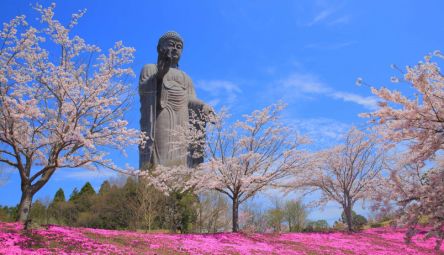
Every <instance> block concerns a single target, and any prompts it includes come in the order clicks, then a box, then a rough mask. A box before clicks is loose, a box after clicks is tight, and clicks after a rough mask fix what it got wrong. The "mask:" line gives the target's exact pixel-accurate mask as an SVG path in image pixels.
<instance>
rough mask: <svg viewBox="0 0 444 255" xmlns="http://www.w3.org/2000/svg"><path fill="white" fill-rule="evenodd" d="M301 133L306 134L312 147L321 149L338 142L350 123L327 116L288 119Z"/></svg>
mask: <svg viewBox="0 0 444 255" xmlns="http://www.w3.org/2000/svg"><path fill="white" fill-rule="evenodd" d="M289 122H291V123H292V125H293V126H294V128H295V129H296V130H297V131H298V133H300V134H301V135H306V136H308V137H309V138H310V139H311V140H312V142H313V144H312V145H311V146H312V147H313V149H322V148H325V147H329V146H332V145H336V144H337V143H339V142H340V141H341V139H342V137H343V135H344V134H345V133H346V132H347V131H348V129H349V128H350V127H351V125H350V124H346V123H344V122H340V121H337V120H334V119H329V118H310V119H296V120H291V121H289Z"/></svg>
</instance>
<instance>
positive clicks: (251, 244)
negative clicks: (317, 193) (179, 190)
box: [0, 222, 444, 255]
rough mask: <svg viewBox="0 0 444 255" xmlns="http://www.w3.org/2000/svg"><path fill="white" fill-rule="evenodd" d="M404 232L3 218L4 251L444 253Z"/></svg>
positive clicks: (311, 254)
mask: <svg viewBox="0 0 444 255" xmlns="http://www.w3.org/2000/svg"><path fill="white" fill-rule="evenodd" d="M404 233H405V232H404V230H403V229H392V228H376V229H368V230H365V231H363V232H360V233H354V234H347V233H340V232H334V233H285V234H244V233H220V234H182V235H181V234H146V233H141V232H133V231H118V230H104V229H90V228H71V227H60V226H48V227H47V228H40V229H33V230H31V231H27V232H26V231H24V230H23V227H22V225H20V224H17V223H2V222H0V254H152V255H154V254H159V255H164V254H206V255H213V254H215V255H217V254H223V255H229V254H245V255H249V254H257V255H259V254H275V255H282V254H285V255H299V254H307V255H317V254H319V255H321V254H322V255H325V254H347V255H350V254H359V255H361V254H362V255H363V254H372V255H382V254H384V255H395V254H396V255H398V254H406V255H416V254H444V250H443V248H441V251H440V252H435V251H434V250H433V247H434V240H433V239H430V240H423V238H424V234H423V233H419V234H418V235H416V236H415V237H414V239H413V243H411V244H409V245H406V244H405V243H404Z"/></svg>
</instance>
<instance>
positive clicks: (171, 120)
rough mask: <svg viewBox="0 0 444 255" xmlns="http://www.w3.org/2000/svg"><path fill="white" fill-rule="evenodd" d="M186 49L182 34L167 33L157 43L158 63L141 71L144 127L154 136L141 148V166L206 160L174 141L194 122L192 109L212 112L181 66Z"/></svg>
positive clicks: (182, 163) (140, 81)
mask: <svg viewBox="0 0 444 255" xmlns="http://www.w3.org/2000/svg"><path fill="white" fill-rule="evenodd" d="M182 49H183V40H182V38H181V37H180V35H179V34H177V33H176V32H167V33H165V34H164V35H163V36H162V37H161V38H160V39H159V42H158V45H157V53H158V58H157V64H147V65H145V66H144V67H143V68H142V71H141V72H140V78H139V94H140V104H141V108H140V112H141V119H140V127H141V131H143V132H146V134H147V135H148V136H149V137H150V139H149V141H148V142H147V144H146V146H145V147H144V148H139V157H140V158H139V167H140V168H141V169H146V168H148V167H149V166H152V165H163V166H178V165H183V166H185V165H186V166H189V167H193V166H194V165H196V164H197V163H199V162H201V161H202V160H203V159H202V158H200V159H192V158H190V155H189V154H190V153H187V150H189V148H187V147H186V146H185V147H183V146H182V147H181V146H179V147H178V146H177V144H175V141H174V139H175V135H174V134H175V133H177V132H183V130H184V129H186V128H187V127H188V125H189V124H190V117H191V116H190V111H191V110H195V111H200V112H204V113H206V114H209V113H210V112H212V108H211V107H210V106H208V105H207V104H205V103H204V102H203V101H201V100H199V99H198V98H197V97H196V92H195V89H194V85H193V82H192V80H191V78H190V77H189V76H188V75H187V74H186V73H185V72H183V71H182V70H180V69H179V59H180V57H181V55H182ZM195 117H196V116H195V115H193V118H195Z"/></svg>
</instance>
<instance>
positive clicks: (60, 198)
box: [0, 178, 367, 233]
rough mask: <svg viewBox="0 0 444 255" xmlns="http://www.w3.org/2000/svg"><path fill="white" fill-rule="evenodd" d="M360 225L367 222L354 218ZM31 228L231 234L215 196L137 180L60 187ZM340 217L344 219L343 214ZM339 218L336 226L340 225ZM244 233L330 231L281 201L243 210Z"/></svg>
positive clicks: (12, 211)
mask: <svg viewBox="0 0 444 255" xmlns="http://www.w3.org/2000/svg"><path fill="white" fill-rule="evenodd" d="M17 213H18V209H17V207H7V206H3V207H1V206H0V221H15V219H16V217H17ZM353 216H354V218H355V217H356V218H357V220H358V221H359V223H358V222H356V226H357V227H362V226H363V225H364V224H366V223H367V220H366V219H365V218H364V217H363V216H361V215H356V214H354V215H353ZM30 218H31V224H36V225H46V224H57V225H66V226H74V227H92V228H104V229H133V230H146V231H169V232H181V233H190V232H197V233H214V232H221V231H230V230H231V208H230V205H229V202H228V201H227V199H226V198H225V197H224V196H223V195H221V194H220V193H217V192H206V193H203V194H200V195H199V196H198V195H195V194H193V193H191V192H184V193H179V192H172V193H170V194H164V193H162V192H159V191H158V190H156V189H154V188H153V187H151V186H149V185H146V183H143V182H141V181H137V180H135V179H133V178H128V179H127V180H126V182H124V184H120V185H118V184H111V183H110V181H108V180H107V181H104V182H103V183H102V185H101V186H100V189H99V191H98V192H96V191H95V190H94V188H93V187H92V185H91V184H90V183H89V182H87V183H86V184H85V185H84V186H83V187H82V188H81V189H80V191H79V190H78V189H77V188H75V189H74V190H73V191H72V193H71V195H70V196H69V199H66V196H65V192H64V191H63V189H61V188H60V189H59V190H58V191H57V192H56V193H55V195H54V198H53V199H52V200H50V201H49V199H46V201H43V200H36V201H35V202H34V203H33V205H32V208H31V217H30ZM342 218H344V216H343V215H342ZM343 221H344V220H343V219H340V220H339V221H338V222H336V223H335V226H336V227H338V226H339V227H341V226H343V227H345V226H344V224H342V225H341V222H343ZM240 225H241V229H242V230H243V231H254V232H313V231H314V232H322V231H329V230H331V228H330V227H329V226H328V223H327V222H326V221H325V220H317V221H309V220H308V209H307V208H306V206H305V205H304V204H303V203H302V202H301V201H300V200H288V201H285V202H283V201H279V203H278V202H276V203H275V206H274V207H273V208H269V209H268V210H265V211H261V210H260V208H259V207H256V206H246V207H244V208H243V210H242V213H241V219H240Z"/></svg>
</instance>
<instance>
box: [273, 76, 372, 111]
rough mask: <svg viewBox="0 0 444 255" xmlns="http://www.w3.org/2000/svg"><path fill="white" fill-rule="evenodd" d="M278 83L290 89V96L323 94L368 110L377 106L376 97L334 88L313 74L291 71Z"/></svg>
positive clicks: (287, 89)
mask: <svg viewBox="0 0 444 255" xmlns="http://www.w3.org/2000/svg"><path fill="white" fill-rule="evenodd" d="M279 83H280V84H281V85H282V87H283V88H284V89H285V90H286V91H287V93H288V91H290V93H291V95H292V97H304V96H310V95H324V96H327V97H329V98H332V99H339V100H342V101H344V102H351V103H356V104H359V105H361V106H363V107H365V108H366V109H369V110H375V109H377V107H378V106H377V99H376V98H375V97H373V96H367V97H366V96H361V95H358V94H354V93H350V92H344V91H337V90H334V89H333V88H331V87H329V86H327V85H326V84H325V83H323V82H322V81H320V79H319V78H318V77H317V76H315V75H313V74H306V73H293V74H291V75H290V76H289V77H288V78H286V79H283V80H281V81H280V82H279ZM289 98H290V96H289V95H287V96H286V97H285V98H284V100H285V99H289Z"/></svg>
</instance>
